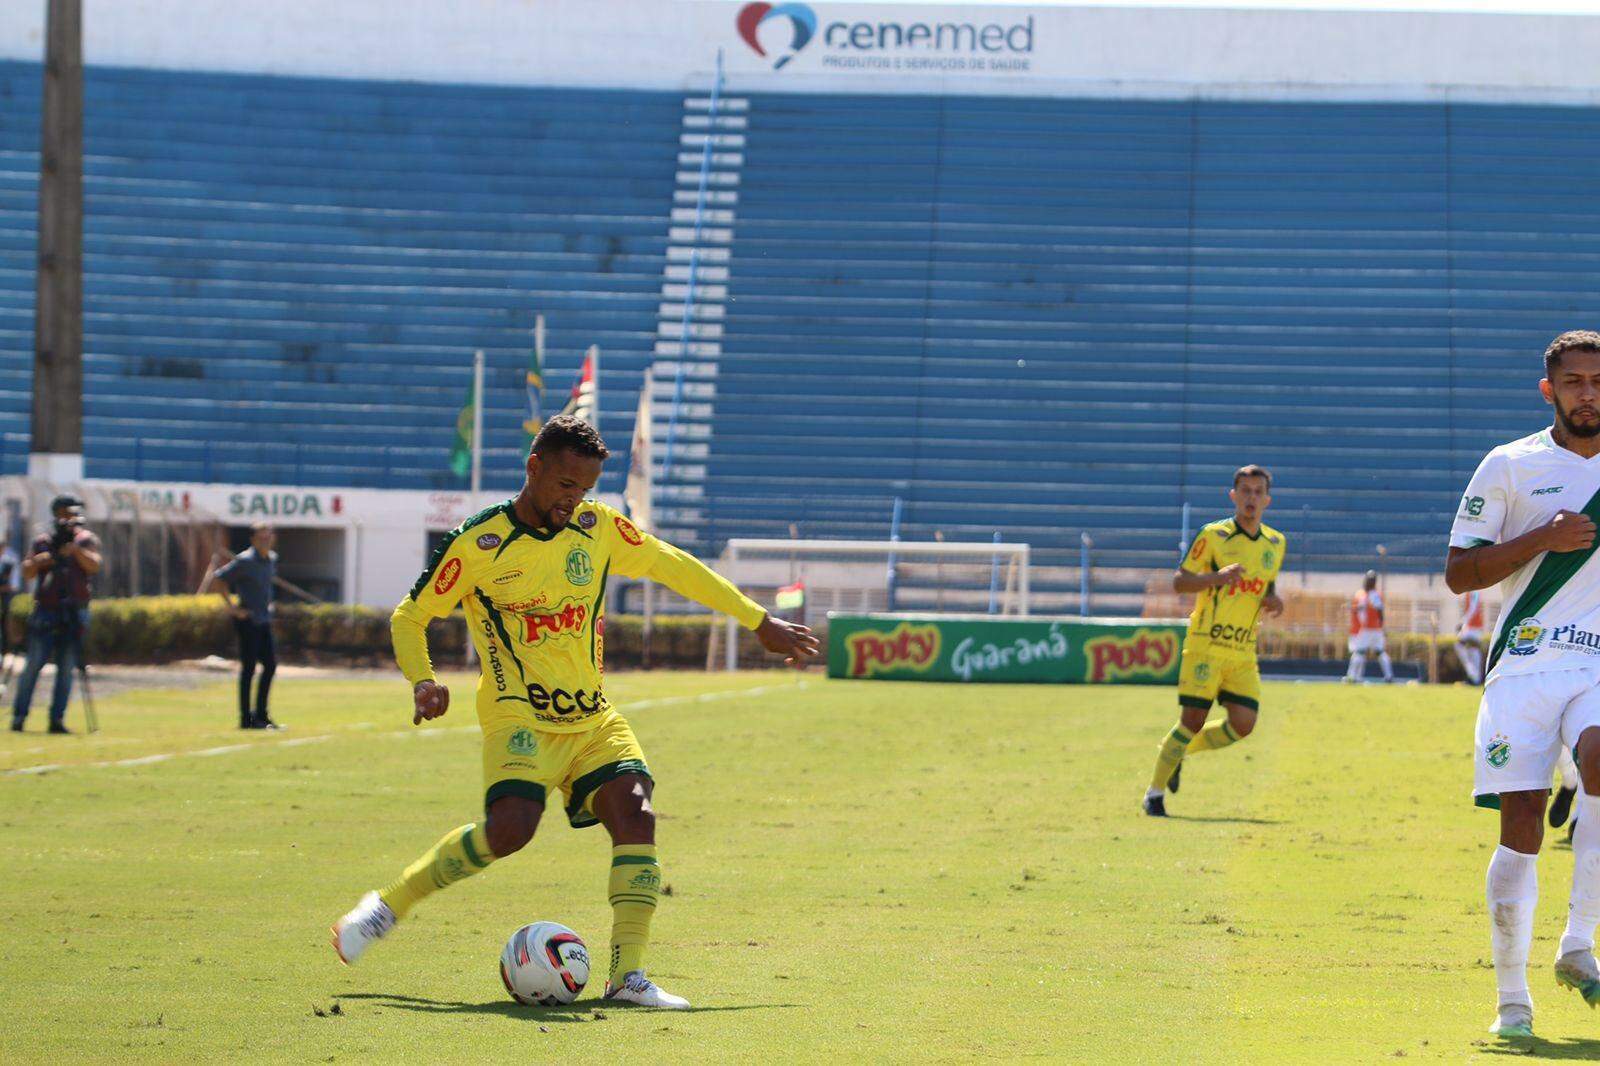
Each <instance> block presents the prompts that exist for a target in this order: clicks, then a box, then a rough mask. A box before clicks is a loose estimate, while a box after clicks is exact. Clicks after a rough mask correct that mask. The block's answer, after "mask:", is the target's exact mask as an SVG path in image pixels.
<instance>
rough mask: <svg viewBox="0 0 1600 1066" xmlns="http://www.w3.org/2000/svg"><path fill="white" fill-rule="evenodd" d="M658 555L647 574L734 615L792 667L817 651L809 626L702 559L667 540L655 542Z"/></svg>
mask: <svg viewBox="0 0 1600 1066" xmlns="http://www.w3.org/2000/svg"><path fill="white" fill-rule="evenodd" d="M654 544H655V545H656V546H657V550H656V554H655V555H654V556H653V557H652V558H651V559H650V563H649V569H648V570H647V571H646V572H645V575H644V576H646V577H649V578H650V579H651V580H653V581H659V582H660V583H661V584H663V585H665V586H667V588H669V589H671V590H672V591H673V592H676V593H677V594H678V595H680V596H682V597H683V598H685V599H689V600H693V601H695V602H696V603H698V604H700V605H701V606H703V607H709V608H711V609H712V610H713V611H721V612H722V613H723V614H726V615H730V616H732V617H733V619H734V620H735V621H737V622H738V623H739V624H740V625H742V626H744V627H745V628H746V629H753V630H755V633H756V639H757V640H759V641H760V642H761V646H762V647H763V648H766V649H767V650H768V651H770V652H774V653H776V654H778V655H782V656H783V657H784V661H785V662H786V663H788V664H789V665H791V666H796V667H799V666H804V665H805V661H806V660H807V659H809V658H811V657H812V656H814V655H816V654H817V651H818V649H819V645H818V643H817V638H816V637H815V636H814V635H812V632H811V630H810V629H809V628H807V627H806V626H803V625H799V624H797V623H794V622H786V621H784V620H783V619H781V618H774V617H772V616H771V615H769V614H768V613H767V612H766V611H765V610H764V609H763V608H762V606H761V605H760V604H759V603H756V602H755V601H754V600H752V599H751V598H750V597H748V596H746V595H745V594H744V593H743V592H740V591H739V588H738V586H736V585H735V584H734V583H733V582H731V581H729V580H728V579H727V578H725V577H723V576H722V575H721V574H719V573H717V572H716V571H715V570H713V569H711V568H710V567H709V566H707V565H706V564H705V563H702V562H701V561H700V560H699V559H696V558H695V557H694V556H692V555H690V554H689V553H688V552H686V551H682V550H680V549H678V548H675V547H673V546H672V545H671V544H668V543H667V542H666V541H662V540H657V541H654Z"/></svg>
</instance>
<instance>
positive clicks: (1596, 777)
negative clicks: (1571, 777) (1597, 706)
mask: <svg viewBox="0 0 1600 1066" xmlns="http://www.w3.org/2000/svg"><path fill="white" fill-rule="evenodd" d="M1573 761H1574V762H1575V763H1577V765H1578V776H1579V777H1580V778H1582V779H1583V791H1584V792H1586V793H1588V794H1589V795H1591V796H1600V727H1594V726H1591V727H1590V728H1588V729H1585V730H1584V731H1583V735H1582V736H1580V737H1578V747H1577V751H1576V752H1575V754H1574V756H1573Z"/></svg>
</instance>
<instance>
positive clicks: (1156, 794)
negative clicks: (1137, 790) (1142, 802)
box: [1144, 788, 1166, 800]
mask: <svg viewBox="0 0 1600 1066" xmlns="http://www.w3.org/2000/svg"><path fill="white" fill-rule="evenodd" d="M1165 795H1166V793H1165V792H1163V791H1162V790H1161V789H1159V788H1148V789H1145V793H1144V798H1145V799H1147V800H1153V799H1160V798H1161V797H1162V796H1165Z"/></svg>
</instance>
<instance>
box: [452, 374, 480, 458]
mask: <svg viewBox="0 0 1600 1066" xmlns="http://www.w3.org/2000/svg"><path fill="white" fill-rule="evenodd" d="M475 392H476V383H475V382H474V383H472V384H469V385H468V386H467V402H466V403H465V404H464V405H462V408H461V412H460V413H459V414H457V415H456V442H455V444H453V445H451V447H450V469H451V470H453V471H455V474H456V476H457V477H467V476H468V475H470V474H471V473H472V409H473V407H474V406H475V401H476V400H477V397H476V396H475V395H474V393H475Z"/></svg>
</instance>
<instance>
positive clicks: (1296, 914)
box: [0, 673, 1600, 1063]
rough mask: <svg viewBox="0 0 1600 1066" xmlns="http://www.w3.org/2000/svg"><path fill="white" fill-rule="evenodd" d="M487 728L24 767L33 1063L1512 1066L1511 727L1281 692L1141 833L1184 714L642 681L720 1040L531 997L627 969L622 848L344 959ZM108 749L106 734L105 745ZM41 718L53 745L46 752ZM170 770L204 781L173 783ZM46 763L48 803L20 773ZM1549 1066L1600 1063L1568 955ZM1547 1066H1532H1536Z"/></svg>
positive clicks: (678, 921)
mask: <svg viewBox="0 0 1600 1066" xmlns="http://www.w3.org/2000/svg"><path fill="white" fill-rule="evenodd" d="M453 680H454V681H455V682H456V683H457V684H458V685H459V686H460V687H458V688H457V692H458V694H459V695H460V696H461V697H463V698H461V699H460V701H459V702H458V704H457V707H456V709H454V710H452V711H451V713H450V715H449V716H447V717H446V718H445V719H443V720H441V722H440V723H438V724H437V726H436V727H434V728H430V729H413V728H412V727H411V726H410V724H409V722H410V717H409V715H410V712H409V699H408V694H407V692H406V690H405V685H404V683H403V682H399V681H397V680H395V679H392V678H390V679H381V680H379V679H372V678H368V679H353V680H338V681H324V680H298V681H297V680H282V681H280V682H279V685H278V687H277V689H276V691H275V700H274V714H275V716H276V717H278V718H279V719H280V720H282V721H284V722H286V723H288V724H290V726H291V727H292V730H291V731H290V732H288V733H284V734H270V735H257V734H240V733H238V732H236V731H234V730H231V729H229V728H227V727H228V725H229V723H230V722H231V721H232V719H233V716H234V711H233V709H232V708H233V702H232V700H233V695H232V693H233V689H232V685H231V683H223V682H219V683H218V684H215V685H210V686H206V687H202V688H199V689H190V690H168V691H155V690H140V691H131V692H123V693H121V694H119V695H116V696H112V695H109V694H107V695H105V696H103V697H102V698H101V700H100V703H101V706H100V708H99V709H100V717H101V720H102V722H103V723H104V731H103V732H102V733H101V734H99V735H97V736H95V737H92V738H82V737H78V738H55V737H45V736H42V735H41V734H39V733H37V732H33V733H27V734H23V735H20V736H19V735H15V734H10V733H3V734H0V770H5V771H7V772H5V773H0V839H3V840H4V841H5V855H6V859H7V861H6V872H5V876H4V877H0V987H3V988H4V990H5V1006H6V1013H5V1019H4V1022H3V1024H0V1061H7V1062H11V1061H44V1060H57V1061H62V1060H68V1061H71V1060H81V1059H88V1058H91V1057H92V1058H95V1059H115V1060H153V1061H162V1062H171V1061H218V1060H221V1059H224V1058H228V1059H249V1060H253V1061H256V1060H279V1061H287V1060H294V1061H329V1062H340V1061H349V1060H364V1061H400V1060H405V1061H408V1062H434V1061H512V1060H517V1061H555V1060H558V1059H559V1060H574V1061H576V1060H583V1059H589V1060H592V1061H606V1062H620V1061H628V1060H630V1059H639V1060H640V1061H652V1060H659V1061H690V1060H694V1061H706V1060H716V1061H734V1060H739V1061H750V1060H754V1059H757V1058H760V1059H764V1060H769V1061H797V1060H798V1061H808V1060H811V1061H819V1060H824V1059H827V1060H834V1061H860V1060H907V1059H913V1058H916V1059H933V1060H960V1059H967V1058H974V1057H980V1056H982V1057H991V1058H1000V1059H1022V1058H1034V1059H1041V1060H1046V1061H1090V1060H1094V1061H1099V1062H1119V1063H1120V1062H1164V1063H1170V1062H1186V1063H1187V1062H1219V1063H1221V1062H1229V1063H1232V1062H1273V1063H1279V1062H1355V1061H1360V1062H1367V1061H1375V1060H1377V1059H1379V1058H1385V1059H1387V1058H1391V1057H1402V1056H1403V1057H1407V1058H1413V1059H1416V1058H1422V1059H1433V1058H1443V1059H1449V1060H1453V1061H1460V1060H1462V1059H1469V1058H1478V1057H1484V1058H1487V1057H1489V1056H1493V1055H1499V1054H1505V1053H1507V1051H1508V1050H1509V1049H1503V1048H1501V1047H1499V1046H1497V1045H1494V1044H1492V1043H1490V1042H1489V1040H1488V1038H1487V1037H1486V1036H1485V1035H1484V1028H1485V1027H1486V1026H1487V1024H1488V1023H1489V1021H1490V1018H1491V1013H1492V1007H1493V1002H1494V979H1493V972H1492V970H1491V969H1490V968H1489V967H1488V962H1487V956H1488V931H1487V928H1486V920H1485V917H1484V913H1483V902H1482V895H1483V877H1484V868H1485V865H1486V863H1487V860H1488V856H1489V854H1490V850H1491V848H1492V846H1493V839H1494V831H1495V822H1494V818H1493V816H1491V815H1488V814H1485V813H1482V812H1478V811H1475V810H1474V809H1473V808H1472V807H1471V805H1470V802H1469V799H1468V796H1467V792H1468V788H1469V782H1470V759H1469V748H1470V744H1471V730H1472V720H1473V714H1474V709H1475V705H1476V693H1475V692H1473V691H1471V690H1468V689H1461V688H1456V689H1416V688H1397V689H1380V688H1361V689H1349V688H1342V687H1337V686H1332V685H1286V684H1278V685H1273V684H1269V685H1267V686H1266V692H1265V696H1264V700H1263V704H1264V707H1265V710H1264V713H1263V716H1262V721H1261V725H1260V727H1259V728H1258V730H1257V732H1256V734H1255V735H1254V736H1253V737H1251V738H1249V739H1248V740H1246V741H1245V742H1244V743H1243V744H1241V745H1238V746H1236V747H1234V748H1233V749H1231V750H1229V751H1225V752H1218V753H1212V754H1206V755H1202V756H1198V757H1196V758H1195V759H1194V760H1192V761H1191V762H1190V763H1189V765H1188V767H1187V769H1186V771H1185V775H1184V789H1183V792H1182V793H1181V794H1180V795H1179V796H1177V797H1176V798H1175V799H1174V800H1173V801H1172V803H1171V809H1172V811H1173V813H1174V815H1176V817H1174V818H1172V819H1170V820H1167V821H1164V822H1163V821H1157V820H1153V819H1146V818H1144V817H1143V816H1141V815H1139V814H1138V813H1137V812H1136V804H1137V802H1138V799H1139V797H1140V794H1141V793H1142V791H1143V788H1144V784H1145V779H1146V776H1147V774H1148V772H1149V768H1150V763H1151V760H1152V758H1153V756H1154V753H1155V748H1156V744H1157V741H1158V740H1159V739H1160V736H1161V733H1162V732H1163V731H1164V730H1165V729H1166V728H1168V727H1169V726H1170V725H1171V724H1172V722H1173V720H1174V719H1175V717H1176V707H1175V698H1174V696H1173V693H1172V691H1171V690H1169V689H1153V688H1099V689H1091V688H1079V687H1060V688H1052V687H1032V686H1029V687H1021V686H978V685H973V686H936V685H896V684H883V683H849V682H830V681H826V680H823V679H820V678H818V677H816V676H814V675H811V676H807V677H806V678H805V679H804V680H803V681H800V680H798V679H796V678H794V677H793V676H792V675H785V674H779V673H762V674H742V675H715V676H705V675H696V674H621V675H616V676H613V677H610V678H608V679H607V690H608V692H610V693H611V694H612V696H613V699H614V700H615V701H616V702H617V703H618V705H619V706H620V707H621V708H622V709H623V710H624V711H626V712H628V713H629V717H630V719H631V720H632V722H633V724H634V728H635V730H636V731H637V732H638V734H639V736H640V739H641V740H642V741H643V743H644V745H645V749H646V751H647V752H648V754H649V757H650V763H651V767H652V769H653V770H654V772H655V774H656V776H657V779H658V782H659V785H658V790H657V795H656V799H657V807H658V809H659V811H660V814H661V822H660V827H659V836H660V840H661V853H662V862H663V867H664V880H665V883H666V884H668V885H670V887H671V896H670V898H666V899H664V900H663V901H662V906H661V908H660V910H659V912H658V914H657V918H656V922H655V943H654V948H653V951H652V957H651V972H652V974H653V975H654V976H656V977H657V978H659V979H660V980H661V981H662V983H663V984H664V985H665V986H666V987H668V988H670V989H671V990H673V991H676V992H679V993H681V994H683V995H686V996H688V997H689V999H690V1000H691V1001H693V1002H694V1003H695V1004H696V1006H697V1008H698V1009H697V1010H696V1011H694V1012H692V1013H689V1014H663V1013H647V1012H637V1011H629V1010H627V1009H625V1008H606V1007H603V1006H598V1005H597V1004H596V1003H595V1002H594V1001H593V1000H592V999H591V998H587V997H592V996H593V995H596V994H598V985H599V984H600V983H601V982H603V979H604V975H603V973H602V974H599V975H597V977H596V978H595V980H594V982H593V983H591V986H590V989H589V990H588V991H587V992H586V993H585V995H586V998H585V999H583V1000H580V1001H579V1003H577V1004H575V1005H574V1006H572V1007H569V1008H557V1009H538V1008H525V1007H520V1006H517V1005H516V1004H513V1003H512V1002H510V1001H509V1000H508V999H507V998H506V996H505V993H504V990H503V989H502V988H501V987H500V982H499V977H498V975H497V972H496V959H497V956H498V952H499V949H500V945H501V944H502V942H503V941H504V939H505V937H506V936H507V935H508V934H509V933H510V932H511V931H512V930H513V929H514V928H516V927H517V926H518V925H520V924H522V923H524V922H527V921H532V920H535V919H540V918H548V919H554V920H557V921H561V922H564V923H566V924H568V925H571V926H573V927H574V928H576V929H577V930H578V931H579V932H580V933H581V934H582V935H583V936H584V937H585V938H586V939H587V940H588V941H589V944H590V946H591V949H592V950H593V953H594V955H595V957H596V958H597V960H598V959H599V958H601V957H603V954H604V950H605V945H606V943H607V935H608V932H609V928H610V912H609V908H608V907H607V906H606V903H605V883H606V874H607V864H606V861H605V860H606V857H607V855H608V850H607V847H608V846H607V842H606V840H605V837H604V835H603V830H600V829H591V830H584V831H574V830H571V829H569V828H567V827H566V825H565V823H564V819H560V818H559V817H555V816H547V817H546V820H545V823H544V825H543V826H541V828H540V831H539V835H538V836H537V837H536V838H535V840H534V842H533V844H532V845H530V847H529V848H528V849H527V850H525V851H524V852H522V853H521V854H519V855H516V856H513V857H511V858H509V859H506V860H503V861H501V862H500V863H498V864H496V865H495V866H494V867H492V868H491V869H490V870H488V871H487V872H485V873H483V874H480V875H478V876H477V877H475V878H473V879H471V880H469V881H467V882H464V883H462V884H460V885H457V886H455V887H453V888H451V889H450V890H448V891H446V892H443V893H440V894H437V895H435V896H434V897H432V898H431V899H429V900H427V901H426V902H425V903H423V904H422V905H421V906H420V907H419V908H418V909H417V911H416V912H414V914H413V916H412V918H411V919H410V920H408V921H407V922H405V923H403V924H402V926H401V927H400V928H399V929H398V930H397V932H396V933H395V934H394V935H393V936H392V937H391V938H390V939H388V940H386V941H384V942H383V943H381V944H379V945H377V946H376V947H374V948H373V950H372V951H371V952H370V953H369V954H368V956H367V957H366V959H364V960H363V961H362V963H361V964H360V965H359V966H358V967H356V968H352V969H346V968H344V967H342V966H340V965H339V964H338V962H337V961H336V959H335V958H334V955H333V952H332V951H331V949H330V948H329V947H328V944H327V927H328V925H329V923H330V922H331V921H332V920H333V919H334V918H336V917H337V916H338V915H339V914H341V913H343V911H344V910H345V909H347V908H348V907H349V906H350V905H351V904H352V903H353V902H354V901H355V899H356V898H357V897H358V896H359V895H360V894H361V893H362V892H363V891H365V890H367V889H369V888H373V887H376V886H377V885H379V884H380V883H382V882H384V881H386V880H387V879H389V878H390V877H392V876H393V875H394V874H395V873H396V871H398V870H399V869H400V868H401V867H402V866H403V865H404V864H405V863H407V862H409V861H410V860H411V859H413V858H414V857H415V856H416V855H417V854H419V853H420V852H421V851H422V850H423V849H424V848H426V847H427V846H428V845H430V844H431V843H432V842H433V841H434V840H435V839H437V838H438V837H439V836H440V835H441V834H442V833H443V832H444V831H445V830H447V829H449V828H451V827H453V826H456V825H459V824H461V823H463V822H465V821H468V820H471V819H473V818H474V817H476V816H477V812H478V810H479V803H480V801H481V784H480V782H479V779H478V774H479V769H478V767H479V758H478V736H477V733H476V730H475V729H472V728H463V727H470V726H472V725H473V724H474V722H473V718H472V714H471V711H470V709H468V708H467V707H465V706H464V705H465V703H466V700H465V698H464V697H465V679H463V678H456V679H453ZM74 714H75V715H76V712H74ZM38 717H39V716H36V720H35V723H34V728H35V729H37V728H39V721H38ZM168 756H170V757H168ZM45 765H53V766H56V767H57V768H56V769H52V770H48V771H46V772H42V773H16V772H14V771H16V770H18V769H26V768H29V767H38V766H45ZM1541 866H1542V870H1541V883H1542V889H1543V892H1542V899H1541V901H1540V911H1539V921H1538V926H1537V942H1536V944H1535V946H1534V960H1535V962H1536V967H1535V970H1534V980H1533V984H1534V995H1535V1000H1536V1006H1537V1008H1538V1015H1537V1020H1536V1029H1537V1031H1538V1032H1539V1033H1540V1034H1541V1037H1542V1039H1540V1040H1538V1041H1536V1042H1535V1044H1534V1046H1533V1047H1532V1049H1531V1051H1532V1052H1533V1053H1534V1054H1535V1055H1538V1056H1547V1057H1554V1058H1594V1057H1597V1056H1600V1015H1597V1014H1595V1013H1592V1012H1590V1011H1589V1010H1587V1009H1586V1008H1584V1007H1583V1005H1582V1003H1581V1001H1579V1000H1578V999H1577V997H1576V996H1575V995H1571V994H1565V993H1561V992H1558V990H1557V989H1556V988H1555V986H1554V984H1553V981H1552V980H1551V979H1550V978H1549V976H1548V974H1549V969H1548V967H1549V962H1550V961H1551V959H1552V958H1553V956H1554V951H1555V943H1556V939H1557V938H1558V936H1559V934H1560V931H1561V923H1562V920H1563V915H1564V910H1565V903H1566V895H1567V887H1568V884H1569V878H1570V873H1571V866H1572V861H1571V856H1570V853H1569V852H1567V851H1566V850H1565V849H1561V848H1557V847H1553V846H1551V845H1550V844H1547V847H1546V854H1545V857H1544V859H1543V862H1542V863H1541ZM1517 1050H1519V1051H1520V1050H1523V1049H1517Z"/></svg>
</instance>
